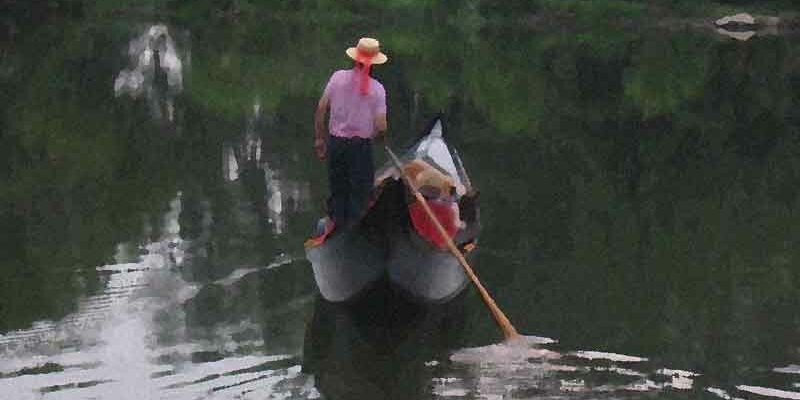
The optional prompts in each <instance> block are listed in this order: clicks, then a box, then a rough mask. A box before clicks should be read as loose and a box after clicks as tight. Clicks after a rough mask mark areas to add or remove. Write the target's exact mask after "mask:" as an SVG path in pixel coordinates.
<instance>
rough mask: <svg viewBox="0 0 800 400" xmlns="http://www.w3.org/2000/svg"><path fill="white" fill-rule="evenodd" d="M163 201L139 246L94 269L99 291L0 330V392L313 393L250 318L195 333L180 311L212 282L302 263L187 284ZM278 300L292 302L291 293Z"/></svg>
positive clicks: (177, 203)
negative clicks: (60, 310)
mask: <svg viewBox="0 0 800 400" xmlns="http://www.w3.org/2000/svg"><path fill="white" fill-rule="evenodd" d="M170 208H171V209H170V211H169V212H167V214H166V215H165V216H164V219H163V224H162V226H161V229H160V232H162V234H161V235H162V236H161V238H160V240H158V241H154V242H151V243H148V244H146V245H143V246H141V247H139V248H138V251H131V248H133V247H135V246H133V245H132V244H129V243H126V244H123V245H120V246H119V251H118V254H117V256H116V258H117V261H118V263H116V264H111V265H105V266H102V267H98V268H97V270H98V271H99V272H100V273H101V275H103V276H104V277H105V278H104V290H103V291H102V293H100V294H98V295H94V296H90V297H87V298H86V299H83V300H82V301H81V304H80V307H79V309H78V311H77V312H76V313H74V314H73V315H69V316H67V317H66V318H64V319H63V320H60V321H55V322H40V323H37V324H35V325H34V326H33V327H32V328H30V329H24V330H18V331H13V332H9V333H7V334H5V335H0V353H2V355H3V357H2V361H0V393H3V396H4V397H3V398H4V399H5V398H8V399H15V400H24V399H39V398H41V396H43V395H47V398H64V399H67V398H69V399H77V398H102V399H105V398H122V399H156V398H169V399H196V398H198V396H200V397H203V396H207V395H209V394H212V393H213V395H214V398H222V399H224V398H231V399H233V398H263V396H267V395H272V394H274V393H276V392H281V391H285V392H286V393H295V394H298V395H302V396H303V397H313V394H314V393H315V391H314V387H313V385H312V384H311V383H310V381H309V380H308V378H307V377H305V376H303V375H302V374H301V373H300V366H299V360H298V359H297V355H296V354H278V355H274V354H266V353H264V352H263V349H264V339H263V337H262V336H261V335H259V334H258V332H259V331H260V330H261V326H260V325H259V321H252V320H249V319H242V320H239V321H231V322H232V323H230V324H223V325H217V326H213V327H212V328H211V329H205V330H204V332H203V335H197V334H196V333H194V332H192V329H194V328H193V324H192V322H191V321H189V320H188V319H187V313H191V312H192V311H191V309H192V302H193V301H196V299H197V298H198V296H200V295H201V294H202V293H203V290H206V289H207V288H209V287H211V286H218V287H221V288H226V287H227V288H230V287H234V286H236V285H240V284H242V283H246V282H248V281H252V280H254V279H258V278H259V277H261V278H262V279H264V278H263V274H270V273H271V271H272V270H275V269H278V268H302V267H305V265H304V264H301V265H299V266H298V265H297V264H296V263H293V261H292V260H291V259H287V258H283V259H279V260H276V261H275V262H274V263H272V264H270V265H267V266H263V267H253V268H240V269H236V270H235V271H234V272H233V273H231V274H230V275H229V276H228V277H226V278H224V279H221V280H218V281H216V282H213V283H212V284H211V285H206V286H203V287H200V286H198V285H196V284H190V283H188V282H186V281H184V280H183V279H182V278H181V276H180V274H179V273H177V271H178V270H179V269H180V268H181V267H182V266H183V265H184V262H185V260H186V257H185V256H184V250H185V249H186V248H187V246H186V242H184V241H183V240H182V239H181V238H180V235H179V233H180V226H179V224H178V216H179V214H180V211H181V196H180V194H179V195H178V196H177V197H176V198H175V200H173V201H172V203H171V205H170ZM131 253H133V254H131ZM267 281H268V279H267ZM223 290H224V289H223ZM234 292H235V291H234ZM216 300H219V299H216ZM287 300H290V301H291V299H287ZM294 301H298V302H300V304H303V303H306V302H307V300H304V299H303V298H302V297H301V298H296V299H294ZM286 306H289V310H297V306H296V305H294V306H293V305H291V302H290V303H288V304H286ZM272 309H273V312H276V310H275V308H274V307H273V308H272ZM299 314H300V315H301V316H302V313H299ZM279 315H280V316H281V319H283V318H286V315H287V314H284V313H280V314H279ZM288 315H291V314H288ZM267 320H268V319H267ZM198 336H200V337H198Z"/></svg>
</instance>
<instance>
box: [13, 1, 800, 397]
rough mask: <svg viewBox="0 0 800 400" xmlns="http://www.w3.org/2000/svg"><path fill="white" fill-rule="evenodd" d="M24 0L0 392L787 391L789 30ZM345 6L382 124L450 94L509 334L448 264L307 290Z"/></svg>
mask: <svg viewBox="0 0 800 400" xmlns="http://www.w3.org/2000/svg"><path fill="white" fill-rule="evenodd" d="M100 3H101V2H98V4H100ZM323 3H324V2H323ZM98 7H100V6H98ZM42 13H43V14H45V15H42V16H39V15H35V13H34V14H24V13H21V14H14V15H12V16H11V17H7V19H6V20H4V21H5V22H3V24H4V36H3V41H2V42H0V46H2V47H0V52H1V53H0V54H1V55H2V59H0V86H2V91H0V92H1V93H2V94H0V110H1V111H2V113H0V124H1V125H0V126H2V128H3V129H2V131H1V132H0V399H2V400H28V399H31V400H32V399H48V400H49V399H114V400H118V399H131V400H132V399H192V400H194V399H315V398H330V399H384V398H394V399H548V398H552V399H556V398H557V399H572V398H574V399H595V398H602V399H618V398H626V399H639V398H659V399H660V398H679V399H697V398H702V399H725V400H728V399H735V398H753V399H758V398H764V399H767V398H786V399H800V265H799V264H800V229H798V226H800V197H799V196H798V195H799V194H800V156H799V155H800V44H798V43H800V41H798V40H797V36H796V35H792V34H790V33H783V32H759V33H758V34H756V35H755V36H753V37H752V38H750V39H749V40H747V41H740V40H736V39H732V38H729V37H727V36H724V35H722V34H720V33H718V32H717V31H715V30H714V29H711V28H709V27H707V26H703V25H701V24H696V23H685V24H679V26H677V27H673V28H671V29H667V28H665V27H661V28H652V29H651V28H646V26H648V24H645V23H642V24H619V25H617V26H621V27H619V28H615V27H613V26H609V25H607V24H606V25H604V24H602V23H597V22H594V23H592V22H591V21H588V20H587V21H584V20H583V19H580V18H577V19H576V20H575V21H572V23H569V24H564V26H558V27H553V26H549V27H540V26H538V25H537V24H536V23H535V19H532V21H533V22H529V23H503V22H502V20H501V21H500V22H498V21H497V20H496V19H485V18H484V17H483V16H482V15H481V11H480V10H476V9H474V8H470V7H464V8H461V9H458V12H455V11H453V10H436V9H433V10H426V11H424V12H423V11H409V10H405V9H400V10H393V9H389V10H375V11H374V13H375V16H373V17H369V18H367V17H363V16H358V15H354V14H350V13H346V12H342V13H341V14H339V13H328V12H325V10H322V9H316V10H315V11H313V12H309V13H308V14H303V13H298V12H297V11H296V10H289V9H287V7H282V8H280V10H278V11H275V12H267V11H254V10H244V11H238V10H237V11H228V12H217V11H214V10H210V9H205V8H203V7H199V6H198V7H196V8H194V9H188V8H187V9H183V8H180V7H179V9H178V10H172V11H171V12H169V13H159V12H155V11H153V10H150V9H134V10H131V11H126V12H118V13H115V12H113V11H106V12H104V13H102V14H101V13H99V12H98V15H97V16H95V15H94V14H93V13H92V10H88V11H87V10H82V11H81V10H78V11H75V10H65V11H62V12H59V13H58V14H53V11H52V10H50V11H47V10H42ZM73 14H74V15H73ZM4 18H6V17H4ZM39 18H42V19H46V20H47V24H41V23H39V21H38V19H39ZM581 21H583V22H581ZM362 35H373V36H375V37H377V38H379V39H380V40H381V41H382V44H383V47H384V50H385V51H386V53H387V54H388V55H389V57H390V62H389V63H388V64H386V65H384V66H381V67H378V68H376V76H377V77H378V79H380V80H381V81H383V82H384V84H385V86H386V89H387V92H388V103H389V124H390V135H391V141H392V145H393V146H394V147H396V148H400V147H402V146H403V145H404V144H407V143H409V141H410V140H411V138H412V137H413V136H414V135H415V134H416V133H417V132H418V131H419V130H420V129H421V127H422V126H424V125H425V123H426V122H427V120H428V119H429V118H431V117H432V116H433V115H435V114H436V113H438V112H444V118H445V130H446V132H447V134H448V135H449V138H450V142H451V144H453V145H454V146H455V147H457V148H458V150H459V153H460V155H461V157H462V159H463V160H464V163H465V166H466V168H467V169H468V170H469V171H470V174H471V178H472V181H473V183H474V185H475V186H477V187H478V188H479V189H480V192H481V195H480V196H481V197H480V199H481V200H480V201H481V218H482V221H483V231H482V234H481V238H480V243H479V247H478V250H477V252H476V253H475V258H474V260H473V264H474V266H475V267H476V270H477V273H478V275H479V276H480V277H481V279H482V281H483V283H484V284H485V286H487V288H488V289H489V290H490V292H491V293H492V294H493V295H494V297H495V299H496V301H497V303H498V304H499V305H500V306H501V308H502V309H503V310H504V311H505V312H506V314H507V315H508V317H509V318H510V319H511V321H512V322H513V323H514V325H515V326H516V328H517V329H518V330H519V331H520V332H521V333H523V334H525V335H526V341H525V342H524V343H520V344H516V345H506V344H498V343H500V342H501V339H502V337H501V335H500V332H499V330H498V329H497V327H496V326H495V325H494V324H493V322H492V319H491V317H490V315H489V313H488V312H487V310H486V308H485V307H484V306H483V304H482V303H481V302H480V300H479V298H478V296H477V295H476V294H475V293H474V292H473V291H472V290H471V289H470V290H467V291H465V292H464V294H463V295H461V296H460V297H458V298H456V299H454V300H453V301H452V302H450V303H448V304H445V305H441V306H436V307H430V308H425V309H416V308H410V307H402V306H398V305H395V303H392V302H391V301H390V300H391V299H389V301H386V300H387V299H385V298H380V297H378V298H377V299H376V300H375V301H373V302H370V303H368V304H366V305H361V306H360V307H359V308H356V309H347V308H343V307H339V306H336V305H332V304H328V303H325V302H322V301H320V300H319V299H318V295H317V293H316V286H315V283H314V280H313V275H312V273H311V267H310V264H309V263H308V262H307V261H306V260H305V258H304V251H303V246H302V243H303V240H304V239H305V237H306V235H307V234H308V233H309V232H310V231H311V228H312V226H313V224H314V221H315V220H316V218H317V217H318V216H319V215H320V213H321V211H322V208H323V204H324V199H325V197H326V195H327V183H326V178H325V166H324V165H323V164H321V163H319V162H318V161H317V160H316V159H315V158H314V157H313V152H312V140H311V138H312V132H313V121H312V117H313V111H314V107H315V106H316V100H317V98H318V96H319V94H320V92H321V90H322V87H323V85H324V83H325V81H326V79H327V77H328V76H329V74H330V73H331V72H332V71H334V70H335V69H337V68H344V67H347V64H348V63H347V59H346V58H345V56H344V50H345V48H346V47H347V46H350V45H352V43H354V42H355V40H356V39H357V38H358V37H359V36H362ZM376 157H377V158H378V161H380V162H382V161H383V160H384V159H385V157H384V156H383V155H382V154H380V153H379V152H377V150H376Z"/></svg>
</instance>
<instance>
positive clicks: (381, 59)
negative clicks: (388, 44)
mask: <svg viewBox="0 0 800 400" xmlns="http://www.w3.org/2000/svg"><path fill="white" fill-rule="evenodd" d="M345 54H347V56H348V57H350V58H352V59H353V60H355V61H358V58H357V57H356V54H358V50H356V48H355V47H350V48H348V49H347V50H345ZM386 61H389V57H386V54H383V53H381V52H378V54H375V55H374V56H373V57H372V64H383V63H385V62H386Z"/></svg>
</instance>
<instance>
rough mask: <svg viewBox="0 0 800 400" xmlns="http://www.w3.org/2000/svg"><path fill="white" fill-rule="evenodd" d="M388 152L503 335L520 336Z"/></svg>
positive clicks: (394, 158)
mask: <svg viewBox="0 0 800 400" xmlns="http://www.w3.org/2000/svg"><path fill="white" fill-rule="evenodd" d="M386 152H387V153H389V157H390V158H391V159H392V161H393V162H394V165H395V167H397V170H398V171H399V173H400V176H401V177H402V178H403V181H405V183H406V186H408V188H409V189H411V192H412V193H413V194H414V197H415V198H416V199H417V201H418V202H419V203H420V204H421V205H422V208H423V209H424V210H425V213H426V214H428V218H430V219H431V221H433V225H434V226H436V230H437V231H439V235H441V236H442V238H443V239H444V242H445V244H446V245H447V248H448V250H450V253H452V254H453V257H455V258H456V259H457V260H458V262H459V264H461V266H462V267H463V268H464V272H465V273H466V274H467V276H468V277H469V280H471V281H472V284H473V285H475V288H476V289H478V293H479V294H480V295H481V299H482V300H483V302H484V303H485V304H486V306H487V307H489V311H491V312H492V316H493V317H494V320H495V322H497V325H498V326H499V327H500V329H501V330H502V331H503V335H505V337H506V340H509V339H516V338H518V337H520V334H519V333H517V330H516V329H514V326H513V325H511V321H509V320H508V318H507V317H506V315H505V314H503V311H502V310H500V307H498V306H497V303H495V302H494V300H493V299H492V296H490V295H489V292H488V291H486V289H485V288H484V287H483V285H482V284H481V281H480V280H478V276H477V275H475V272H473V271H472V267H470V266H469V264H468V263H467V260H466V259H465V258H464V255H463V254H461V251H460V250H458V247H456V244H455V243H453V240H452V239H451V238H450V235H448V234H447V231H445V230H444V227H443V226H442V224H441V223H440V222H439V220H438V219H437V218H436V216H435V215H434V214H433V211H432V210H431V208H430V206H428V202H427V201H426V200H425V197H423V196H422V194H420V192H419V190H417V187H416V186H414V183H413V182H411V179H410V178H409V177H408V175H407V174H406V172H405V171H404V170H403V165H402V164H401V163H400V159H399V158H397V156H396V155H395V154H394V152H393V151H392V149H390V148H389V146H386Z"/></svg>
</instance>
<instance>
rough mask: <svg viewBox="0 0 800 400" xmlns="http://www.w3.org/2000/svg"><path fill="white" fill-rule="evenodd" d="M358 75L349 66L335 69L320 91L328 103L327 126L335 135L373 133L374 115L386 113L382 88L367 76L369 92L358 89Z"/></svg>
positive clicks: (370, 134) (365, 136)
mask: <svg viewBox="0 0 800 400" xmlns="http://www.w3.org/2000/svg"><path fill="white" fill-rule="evenodd" d="M359 79H360V76H359V74H358V73H357V72H356V71H355V70H352V69H344V70H339V71H336V72H334V73H333V75H331V78H330V79H329V80H328V84H327V85H326V86H325V92H324V93H323V94H324V95H326V96H328V99H329V100H330V105H331V117H330V123H329V124H328V129H329V130H330V133H331V135H333V136H339V137H362V138H371V137H373V136H374V135H375V117H377V116H378V115H379V114H386V90H384V88H383V85H381V83H380V82H378V81H377V80H375V79H373V78H369V92H368V93H367V94H366V95H362V94H361V93H360V92H359V90H358V83H359Z"/></svg>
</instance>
